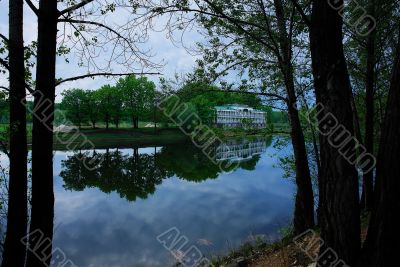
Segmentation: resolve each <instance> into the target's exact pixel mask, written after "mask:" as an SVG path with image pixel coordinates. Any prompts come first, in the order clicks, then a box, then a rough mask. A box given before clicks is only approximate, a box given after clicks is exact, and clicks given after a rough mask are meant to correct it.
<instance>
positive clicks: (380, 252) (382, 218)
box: [360, 27, 400, 267]
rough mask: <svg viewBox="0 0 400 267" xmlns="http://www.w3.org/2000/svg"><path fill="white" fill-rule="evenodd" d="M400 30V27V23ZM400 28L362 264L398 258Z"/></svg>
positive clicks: (399, 231)
mask: <svg viewBox="0 0 400 267" xmlns="http://www.w3.org/2000/svg"><path fill="white" fill-rule="evenodd" d="M399 30H400V27H399ZM399 101H400V31H399V41H398V44H397V52H396V54H395V57H394V65H393V71H392V78H391V85H390V89H389V98H388V102H387V107H386V116H385V121H384V124H383V128H382V134H381V140H380V146H379V153H378V163H377V167H376V189H375V190H376V196H375V198H374V208H373V211H372V215H371V220H370V224H369V228H368V235H367V240H366V242H365V246H364V251H363V252H364V253H363V254H364V255H363V259H362V260H361V264H360V266H368V267H369V266H371V267H372V266H390V265H392V264H393V262H395V261H396V254H397V251H398V249H399V248H400V247H399V243H398V236H399V235H400V230H399V227H398V226H399V224H400V220H399V216H397V215H398V214H397V213H398V211H399V208H400V201H399V198H398V196H399V194H400V184H399V179H398V177H399V173H400V165H399V164H398V159H399V157H400V142H399V141H398V137H399V135H400V107H399V104H398V103H399Z"/></svg>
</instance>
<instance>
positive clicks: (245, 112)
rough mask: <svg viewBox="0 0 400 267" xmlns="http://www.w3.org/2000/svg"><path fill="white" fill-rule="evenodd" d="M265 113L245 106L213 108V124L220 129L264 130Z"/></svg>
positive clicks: (234, 105) (235, 105)
mask: <svg viewBox="0 0 400 267" xmlns="http://www.w3.org/2000/svg"><path fill="white" fill-rule="evenodd" d="M266 123H267V122H266V119H265V112H264V111H261V110H257V109H253V108H251V107H249V106H246V105H237V104H232V105H225V106H217V107H215V124H216V125H217V126H219V127H222V128H245V127H250V128H265V127H266Z"/></svg>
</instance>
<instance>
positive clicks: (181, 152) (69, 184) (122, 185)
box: [60, 139, 271, 201]
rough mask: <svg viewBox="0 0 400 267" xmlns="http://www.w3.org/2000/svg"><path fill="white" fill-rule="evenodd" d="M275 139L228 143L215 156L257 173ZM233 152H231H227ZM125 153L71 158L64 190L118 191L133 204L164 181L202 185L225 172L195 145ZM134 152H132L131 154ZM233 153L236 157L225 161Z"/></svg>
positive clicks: (65, 170)
mask: <svg viewBox="0 0 400 267" xmlns="http://www.w3.org/2000/svg"><path fill="white" fill-rule="evenodd" d="M267 141H268V144H270V142H271V140H270V139H269V140H265V139H253V140H248V139H242V140H234V141H233V140H231V141H227V143H226V145H220V146H218V147H215V148H214V151H215V153H216V155H215V157H216V158H217V159H218V160H219V161H221V160H225V161H228V160H234V161H240V163H239V164H237V165H232V166H234V168H242V169H246V170H254V169H255V166H256V164H257V162H258V161H259V160H260V153H262V152H265V150H266V147H267ZM227 149H231V152H227V151H229V150H227ZM125 151H128V153H126V152H125V154H124V153H123V152H122V151H121V150H119V149H115V150H110V149H107V150H106V151H105V152H99V151H93V152H89V151H85V152H78V153H75V154H73V155H70V156H68V158H67V159H66V160H64V161H63V162H62V163H61V164H62V169H63V170H62V171H61V173H60V176H61V177H62V178H63V179H64V183H65V185H64V188H65V189H69V190H75V191H82V190H84V189H85V188H87V187H89V188H90V187H97V188H99V189H100V190H101V191H102V192H104V193H110V192H113V191H115V192H117V193H119V195H120V197H122V198H126V199H127V200H129V201H134V200H136V198H141V199H145V198H147V196H148V194H153V193H154V191H155V187H156V185H158V184H160V183H161V182H162V180H163V179H166V178H169V177H172V176H176V177H178V178H181V179H184V180H187V181H193V182H201V181H204V180H207V179H215V178H217V177H218V175H219V174H220V173H221V169H220V167H219V165H216V164H214V163H213V162H212V161H211V160H210V159H209V158H208V157H207V156H206V155H205V154H204V153H203V152H202V151H201V150H200V149H198V148H197V147H195V146H194V145H192V144H191V143H182V144H179V145H169V146H165V147H163V148H161V149H160V150H158V151H157V148H156V147H155V148H154V152H153V153H152V154H139V152H138V151H139V149H138V148H133V149H132V150H131V151H129V150H125ZM129 152H130V153H129ZM99 153H103V159H104V160H103V161H102V163H101V164H100V166H99V167H98V168H96V169H94V170H88V169H87V168H85V166H84V164H83V161H82V160H80V159H82V158H83V157H86V158H88V159H89V160H90V158H92V157H96V156H98V155H97V154H99ZM227 153H230V154H231V155H232V157H230V158H222V155H226V154H227Z"/></svg>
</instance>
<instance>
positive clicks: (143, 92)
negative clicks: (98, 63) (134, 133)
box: [116, 76, 155, 129]
mask: <svg viewBox="0 0 400 267" xmlns="http://www.w3.org/2000/svg"><path fill="white" fill-rule="evenodd" d="M116 87H117V89H118V90H121V93H122V96H123V103H124V109H125V112H126V115H127V116H128V117H130V118H131V119H132V126H133V127H134V128H135V129H137V128H138V127H139V116H141V115H143V114H144V113H145V112H146V111H148V110H150V109H151V107H152V106H153V97H152V96H154V91H155V85H154V83H153V82H151V81H148V80H147V78H146V77H140V78H136V77H135V76H127V77H125V78H121V79H119V81H118V83H117V84H116Z"/></svg>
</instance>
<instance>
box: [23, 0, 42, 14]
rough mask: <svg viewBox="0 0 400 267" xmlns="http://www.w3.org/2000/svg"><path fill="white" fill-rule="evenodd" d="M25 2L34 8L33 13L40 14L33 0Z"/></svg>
mask: <svg viewBox="0 0 400 267" xmlns="http://www.w3.org/2000/svg"><path fill="white" fill-rule="evenodd" d="M25 2H26V3H27V4H28V6H29V7H30V8H31V9H32V11H33V13H35V14H36V16H38V15H39V10H38V8H37V7H36V6H35V5H34V4H33V3H32V1H31V0H25Z"/></svg>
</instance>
